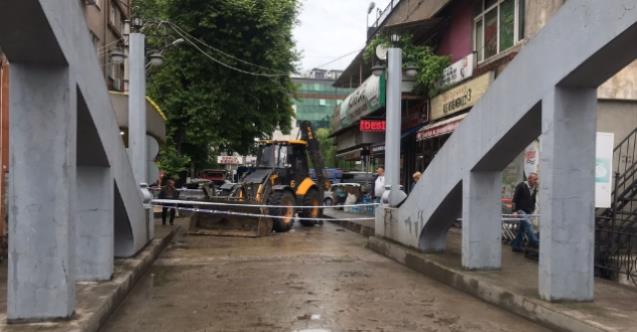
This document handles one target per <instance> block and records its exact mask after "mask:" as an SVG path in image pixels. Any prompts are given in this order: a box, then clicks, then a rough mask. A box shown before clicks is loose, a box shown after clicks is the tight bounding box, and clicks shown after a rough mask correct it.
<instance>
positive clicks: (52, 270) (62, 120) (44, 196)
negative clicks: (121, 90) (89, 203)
mask: <svg viewBox="0 0 637 332" xmlns="http://www.w3.org/2000/svg"><path fill="white" fill-rule="evenodd" d="M10 84H11V90H10V103H11V104H10V109H11V110H12V113H11V122H10V140H11V151H10V167H11V173H10V177H9V267H8V270H9V273H8V280H7V283H8V286H7V299H8V301H7V318H8V319H9V320H10V321H16V320H23V319H34V318H35V319H47V318H59V317H69V316H71V315H72V314H73V310H74V307H75V276H74V264H73V259H74V254H75V252H74V246H73V242H74V238H75V237H74V235H73V234H74V230H73V223H74V219H75V207H74V203H75V181H76V155H75V142H76V112H74V111H71V110H75V109H76V90H75V87H74V86H72V85H73V83H72V78H71V77H70V75H69V70H68V68H67V67H64V66H31V65H23V64H21V63H13V64H12V67H11V77H10ZM40 91H46V92H47V93H37V92H40ZM16 110H17V111H16Z"/></svg>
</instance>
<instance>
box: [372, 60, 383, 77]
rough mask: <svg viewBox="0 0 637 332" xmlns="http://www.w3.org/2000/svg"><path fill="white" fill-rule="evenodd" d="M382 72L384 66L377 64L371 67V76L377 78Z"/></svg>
mask: <svg viewBox="0 0 637 332" xmlns="http://www.w3.org/2000/svg"><path fill="white" fill-rule="evenodd" d="M384 72H385V66H383V65H381V64H378V63H377V64H375V65H374V66H372V74H374V76H376V77H378V76H380V75H382V74H383V73H384Z"/></svg>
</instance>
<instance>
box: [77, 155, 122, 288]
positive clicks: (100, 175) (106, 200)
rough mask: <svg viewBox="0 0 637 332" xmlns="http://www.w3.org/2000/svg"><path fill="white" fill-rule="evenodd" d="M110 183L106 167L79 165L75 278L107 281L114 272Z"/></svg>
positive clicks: (108, 169)
mask: <svg viewBox="0 0 637 332" xmlns="http://www.w3.org/2000/svg"><path fill="white" fill-rule="evenodd" d="M113 186H114V185H113V176H112V174H111V170H110V168H109V167H94V166H78V168H77V205H76V208H77V217H76V225H75V234H76V249H75V252H76V256H75V257H76V261H75V262H76V264H75V271H76V277H77V279H78V280H86V281H96V280H109V279H110V278H111V276H112V275H113V257H114V252H113V251H114V249H113V247H114V228H113V220H114V219H113V218H114V217H113V215H114V211H113V207H114V204H115V202H114V196H115V188H114V187H113Z"/></svg>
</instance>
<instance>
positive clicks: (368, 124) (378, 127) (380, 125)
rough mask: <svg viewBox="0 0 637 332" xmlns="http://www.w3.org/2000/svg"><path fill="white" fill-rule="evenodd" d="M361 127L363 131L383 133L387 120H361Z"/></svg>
mask: <svg viewBox="0 0 637 332" xmlns="http://www.w3.org/2000/svg"><path fill="white" fill-rule="evenodd" d="M359 128H360V131H361V132H363V133H382V132H384V131H385V120H361V121H360V125H359Z"/></svg>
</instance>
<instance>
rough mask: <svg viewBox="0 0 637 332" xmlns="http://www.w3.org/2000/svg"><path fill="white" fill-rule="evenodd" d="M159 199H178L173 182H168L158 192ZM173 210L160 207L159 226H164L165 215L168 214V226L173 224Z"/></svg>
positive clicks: (177, 192) (171, 180)
mask: <svg viewBox="0 0 637 332" xmlns="http://www.w3.org/2000/svg"><path fill="white" fill-rule="evenodd" d="M159 199H179V191H178V190H177V188H175V180H173V179H170V180H168V182H167V184H166V185H165V186H164V187H163V188H162V189H161V191H160V192H159ZM175 212H176V210H175V208H172V207H168V206H162V208H161V224H162V225H164V226H165V225H166V217H167V214H170V219H169V222H170V225H171V226H172V225H173V224H174V222H175Z"/></svg>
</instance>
